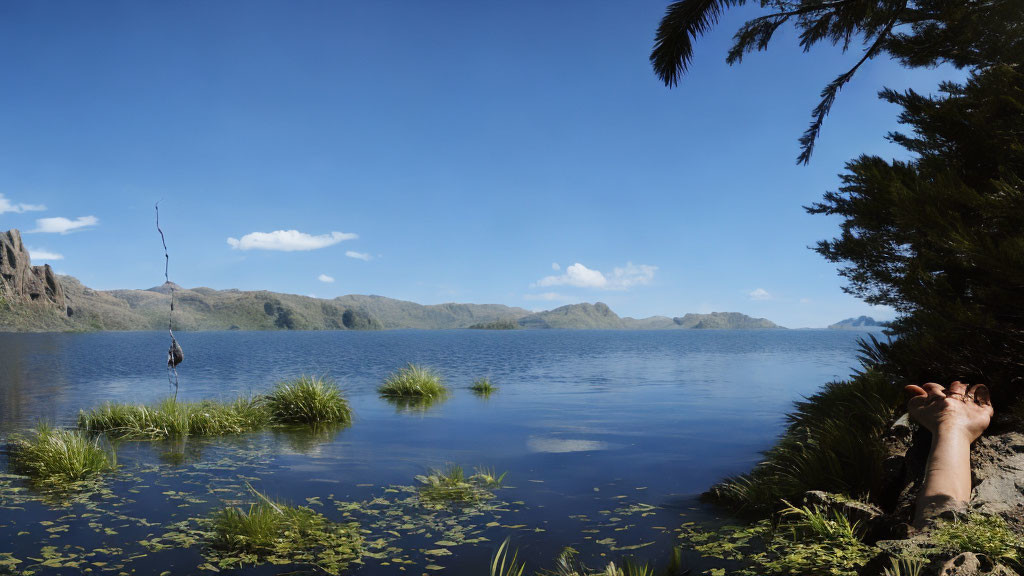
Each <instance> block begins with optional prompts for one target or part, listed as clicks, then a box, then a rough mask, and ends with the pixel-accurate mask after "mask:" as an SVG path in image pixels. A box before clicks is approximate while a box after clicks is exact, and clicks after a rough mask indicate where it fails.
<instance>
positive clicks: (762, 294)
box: [747, 288, 772, 300]
mask: <svg viewBox="0 0 1024 576" xmlns="http://www.w3.org/2000/svg"><path fill="white" fill-rule="evenodd" d="M747 296H750V299H751V300H771V299H772V295H771V294H770V293H768V291H767V290H765V289H764V288H757V289H756V290H752V291H751V292H750V293H749V294H747Z"/></svg>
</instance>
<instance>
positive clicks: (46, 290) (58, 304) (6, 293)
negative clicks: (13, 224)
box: [0, 229, 68, 314]
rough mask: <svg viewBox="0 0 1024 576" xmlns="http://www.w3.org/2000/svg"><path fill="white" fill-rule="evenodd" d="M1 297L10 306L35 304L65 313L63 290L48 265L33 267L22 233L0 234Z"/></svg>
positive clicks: (65, 302) (9, 231) (66, 308)
mask: <svg viewBox="0 0 1024 576" xmlns="http://www.w3.org/2000/svg"><path fill="white" fill-rule="evenodd" d="M0 295H2V296H3V298H4V299H6V300H7V301H8V302H10V303H11V304H13V303H15V302H19V301H20V302H35V303H37V305H50V306H53V307H55V308H56V309H57V310H59V311H61V312H62V313H65V314H67V313H68V305H67V300H66V298H65V296H64V288H63V287H62V286H61V283H60V281H59V280H58V279H57V276H56V274H54V273H53V269H52V268H50V265H49V264H44V265H42V266H32V261H31V259H30V258H29V253H28V250H26V249H25V245H24V244H23V243H22V241H21V233H20V232H18V231H17V230H13V229H12V230H8V231H7V232H3V233H0Z"/></svg>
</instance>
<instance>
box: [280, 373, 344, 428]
mask: <svg viewBox="0 0 1024 576" xmlns="http://www.w3.org/2000/svg"><path fill="white" fill-rule="evenodd" d="M261 401H262V402H263V404H264V405H265V407H266V409H267V412H268V414H269V417H270V419H271V421H273V422H275V423H279V424H328V423H329V424H346V425H347V424H351V423H352V409H351V408H350V407H349V405H348V401H347V400H345V397H344V396H343V395H342V393H341V390H340V389H339V388H338V386H337V384H335V383H334V382H331V381H330V380H327V379H325V378H320V377H315V376H302V377H300V378H297V379H295V380H289V381H285V382H279V383H278V384H277V385H276V386H275V387H274V389H273V390H271V391H270V392H269V393H267V394H266V395H265V396H263V397H262V398H261Z"/></svg>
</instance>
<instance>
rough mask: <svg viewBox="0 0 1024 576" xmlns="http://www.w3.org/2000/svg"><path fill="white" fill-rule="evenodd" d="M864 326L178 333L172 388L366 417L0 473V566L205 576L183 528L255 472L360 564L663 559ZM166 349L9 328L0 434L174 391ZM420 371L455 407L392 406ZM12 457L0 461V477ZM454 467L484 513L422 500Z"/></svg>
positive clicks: (262, 484) (233, 500) (471, 568)
mask: <svg viewBox="0 0 1024 576" xmlns="http://www.w3.org/2000/svg"><path fill="white" fill-rule="evenodd" d="M860 336H862V334H861V333H857V332H848V331H830V330H793V331H696V330H695V331H652V332H647V331H623V332H619V331H493V332H492V331H474V330H452V331H386V332H205V333H182V334H179V335H178V337H179V341H180V342H181V345H182V347H183V348H184V350H185V362H184V364H182V365H181V366H180V370H179V373H180V383H181V388H180V393H179V396H180V397H182V398H185V399H201V398H223V399H231V398H234V397H236V396H238V395H240V394H241V395H249V394H252V393H259V392H263V391H265V390H267V389H269V388H270V387H271V386H273V384H274V383H275V382H277V381H279V380H282V379H286V378H291V377H295V376H299V375H302V374H315V375H324V376H328V377H330V378H332V379H334V380H335V381H336V382H337V383H338V384H339V385H340V386H341V387H342V388H343V389H344V391H345V393H346V395H347V397H348V398H349V400H350V402H351V404H352V407H353V409H354V412H355V421H354V423H353V425H352V426H351V427H349V428H346V429H342V430H331V431H326V432H321V433H319V434H315V435H311V434H308V433H299V432H281V431H277V432H264V433H254V434H247V435H243V436H235V437H228V438H217V439H189V440H188V441H187V442H186V443H184V444H182V443H170V442H121V443H119V445H118V450H117V454H118V464H119V466H120V468H119V471H118V472H117V473H115V474H113V475H111V476H110V477H109V478H108V479H106V480H105V481H104V483H103V487H102V488H101V489H99V490H97V491H95V492H92V493H82V494H72V495H70V502H69V501H68V500H67V499H65V500H61V499H59V498H56V497H54V496H53V495H46V494H41V493H39V491H38V490H36V489H35V488H33V487H32V486H31V485H29V484H27V483H26V482H25V481H24V480H23V479H21V478H17V477H13V476H10V475H2V476H0V573H2V572H3V568H2V565H3V558H4V556H3V554H4V553H7V554H8V558H9V557H11V556H13V557H14V558H17V559H19V560H21V562H22V563H21V564H19V565H18V568H21V569H24V568H26V566H31V565H37V566H36V567H35V568H33V569H35V570H39V571H41V573H54V574H57V573H68V574H77V573H81V572H82V570H83V569H85V568H89V569H91V570H92V572H93V573H113V574H117V573H119V572H121V571H125V572H132V571H134V572H135V573H138V574H149V573H152V574H160V573H162V572H164V571H169V572H170V573H172V574H188V573H196V572H197V567H199V566H201V565H203V564H204V563H205V560H204V558H203V555H202V552H203V546H202V544H201V543H192V542H189V541H188V540H187V539H185V538H183V537H182V533H183V532H182V531H183V530H185V528H184V527H186V525H188V523H189V522H190V519H191V518H197V517H203V516H205V515H208V514H209V513H210V511H211V510H213V509H215V508H218V507H221V506H223V505H224V504H225V503H227V504H237V503H243V502H249V501H252V497H251V496H250V495H249V494H248V492H247V487H246V483H247V482H248V483H249V484H251V485H252V486H253V487H255V488H257V489H259V490H260V491H262V492H264V493H267V494H269V495H271V496H274V497H277V498H280V499H284V500H287V501H290V502H293V503H296V504H307V503H308V505H309V506H310V507H312V508H313V509H314V510H317V511H318V512H321V513H323V514H324V515H325V516H327V517H328V518H330V519H332V520H336V521H343V520H344V521H351V520H356V521H359V522H360V524H361V526H362V527H363V529H364V531H365V536H366V540H367V541H368V542H371V541H372V542H374V543H375V544H374V546H375V548H372V551H373V552H374V553H375V555H377V556H378V557H376V558H366V559H364V562H365V563H363V564H355V565H352V566H351V568H350V572H352V573H357V574H417V575H418V574H444V575H452V576H458V575H463V574H466V575H468V574H479V573H481V572H484V571H486V569H487V565H488V562H489V559H490V556H491V554H492V553H493V551H494V549H495V548H496V547H497V545H498V544H500V543H501V541H502V540H504V539H505V538H506V537H508V538H510V539H511V542H512V545H513V546H514V547H516V548H518V550H519V554H520V557H521V558H523V559H525V560H527V563H528V570H529V571H530V572H531V573H532V571H534V570H539V569H542V568H552V567H553V566H552V562H553V560H554V558H555V557H556V556H557V554H558V553H559V552H560V551H561V550H562V548H563V547H565V546H572V547H573V548H576V549H577V550H579V551H580V553H581V558H583V559H584V561H585V562H586V563H587V564H588V565H589V566H593V567H603V566H604V565H605V564H606V563H607V562H608V561H609V560H614V559H618V558H620V557H622V556H623V555H627V554H628V555H634V556H636V557H638V558H641V559H645V560H648V561H650V562H652V563H655V564H659V565H660V564H663V563H664V559H665V558H666V557H667V555H668V554H669V552H670V551H671V548H672V545H673V543H674V540H675V530H676V529H677V528H678V527H679V526H680V524H682V523H683V522H686V521H689V520H706V519H710V518H712V517H714V516H715V515H720V514H721V512H720V511H718V510H715V509H714V508H712V507H709V506H707V505H705V504H701V503H700V502H699V500H698V497H699V495H700V493H701V492H703V491H704V490H706V489H707V488H708V487H709V486H710V485H711V484H713V483H714V482H715V481H717V480H719V479H721V478H723V477H725V476H728V475H733V474H737V473H741V472H744V471H747V470H748V469H749V468H750V467H751V465H752V464H754V463H755V462H756V461H757V460H758V456H759V452H760V451H762V450H764V449H766V448H768V447H769V446H770V445H771V444H772V443H773V441H774V439H775V438H776V437H777V435H778V434H779V433H780V432H781V431H782V428H783V426H784V414H785V412H787V411H788V410H789V408H790V406H791V405H792V402H793V401H795V400H799V399H800V398H801V397H802V396H806V395H809V394H812V393H814V392H815V391H817V390H818V389H819V388H820V387H821V386H822V384H824V383H826V382H828V381H831V380H836V379H844V378H846V377H848V376H849V374H850V373H851V371H852V368H853V367H855V366H856V360H855V357H856V351H857V345H856V340H857V338H858V337H860ZM167 345H168V337H167V334H166V333H99V334H0V436H10V435H11V434H17V433H19V431H22V430H24V429H27V428H28V427H30V426H32V425H33V424H34V423H35V422H36V421H38V420H40V419H43V420H47V421H49V422H52V423H56V424H61V425H73V424H74V422H75V418H76V415H77V412H78V410H79V409H83V408H89V407H92V406H95V405H98V404H100V403H102V402H104V401H108V400H113V401H121V402H152V401H155V400H158V399H160V398H163V397H166V396H168V395H169V394H170V392H171V390H170V388H169V387H168V382H167V377H166V373H165V370H164V364H165V362H166V350H167ZM409 362H413V363H419V364H425V365H429V366H431V367H433V368H435V369H437V370H438V371H439V372H440V373H441V374H442V375H443V376H444V377H445V379H446V382H447V384H448V385H449V386H450V387H451V388H452V391H453V393H452V395H451V396H450V398H449V399H448V400H446V401H443V402H440V403H438V404H435V405H433V406H431V407H429V408H427V409H422V410H403V409H401V408H400V407H396V406H394V405H392V404H390V403H388V402H386V401H385V400H382V399H380V398H379V397H378V396H377V393H376V387H377V386H378V385H379V384H380V383H381V381H382V380H383V379H384V378H385V377H386V376H387V375H388V374H389V373H391V372H393V371H395V370H397V369H398V368H400V367H402V366H403V365H405V364H406V363H409ZM484 376H486V377H489V378H490V379H491V381H492V382H493V383H494V384H495V385H496V386H498V387H499V390H498V391H497V392H495V393H494V394H493V395H491V396H490V397H489V398H487V399H484V398H480V397H477V396H475V395H474V394H473V393H472V392H470V391H469V390H468V386H469V385H470V384H471V383H472V382H473V381H474V380H475V379H477V378H480V377H484ZM6 458H7V457H6V453H0V473H6V471H7V461H6ZM448 463H454V464H459V465H461V466H463V467H464V468H465V469H466V470H467V471H472V469H473V468H474V467H478V466H483V467H488V468H493V469H495V470H496V471H497V472H499V473H500V472H504V471H507V472H508V476H507V477H506V479H505V487H504V488H502V489H500V490H497V491H495V496H496V499H495V500H494V501H491V502H489V503H488V504H487V505H485V506H480V507H476V508H473V509H462V508H456V509H451V510H435V509H426V508H423V507H422V506H419V505H418V504H417V500H416V498H415V491H414V490H413V489H411V488H409V487H410V486H414V485H415V484H416V481H415V480H414V477H415V476H416V475H419V474H424V473H425V472H427V471H428V470H430V469H432V468H439V467H442V466H444V465H446V464H448ZM346 514H347V515H346ZM165 537H166V539H164V538H165ZM467 541H468V542H467ZM439 542H440V544H439ZM168 543H169V544H168ZM165 545H166V546H167V547H166V548H165V547H164V546H165ZM688 560H689V561H690V562H691V564H690V567H693V568H699V567H700V564H699V561H698V560H695V559H694V558H692V557H691V558H688ZM44 562H48V565H42V566H39V565H40V564H43V563H44ZM57 566H63V567H57ZM292 569H294V567H292V568H287V569H286V568H285V567H275V566H269V565H268V566H261V567H259V568H256V569H253V568H251V567H250V568H247V569H246V570H245V572H246V573H257V574H274V573H278V572H283V571H288V570H292ZM697 572H699V570H698V571H695V573H697Z"/></svg>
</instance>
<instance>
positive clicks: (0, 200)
mask: <svg viewBox="0 0 1024 576" xmlns="http://www.w3.org/2000/svg"><path fill="white" fill-rule="evenodd" d="M41 210H46V206H43V205H42V204H15V203H13V202H11V201H10V200H8V199H7V198H5V197H4V195H3V194H0V214H4V213H6V212H14V213H15V214H21V213H22V212H39V211H41Z"/></svg>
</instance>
